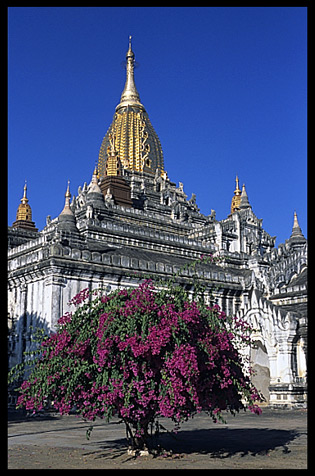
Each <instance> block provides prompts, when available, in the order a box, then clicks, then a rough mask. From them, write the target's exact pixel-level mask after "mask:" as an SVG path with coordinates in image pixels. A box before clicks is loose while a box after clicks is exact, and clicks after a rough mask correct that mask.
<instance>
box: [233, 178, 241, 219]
mask: <svg viewBox="0 0 315 476" xmlns="http://www.w3.org/2000/svg"><path fill="white" fill-rule="evenodd" d="M235 182H236V184H235V185H236V186H235V190H234V195H233V198H232V203H231V213H234V212H236V211H237V210H238V209H239V207H240V204H241V194H242V192H241V190H240V186H239V180H238V176H236V179H235Z"/></svg>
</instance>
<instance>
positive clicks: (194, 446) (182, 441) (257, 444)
mask: <svg viewBox="0 0 315 476" xmlns="http://www.w3.org/2000/svg"><path fill="white" fill-rule="evenodd" d="M298 436H299V433H298V432H297V431H295V430H278V429H267V428H244V429H240V428H237V429H229V428H218V429H210V430H193V431H182V432H180V433H178V435H177V436H176V438H174V437H172V436H171V435H169V434H167V435H163V436H162V438H161V443H160V444H161V446H162V447H163V448H165V449H166V450H172V452H175V453H179V454H180V453H186V454H190V453H202V454H209V456H210V457H213V458H218V457H219V458H227V457H230V456H233V455H236V454H239V456H246V455H252V456H256V455H263V454H267V453H268V452H269V451H271V450H274V449H275V448H279V447H280V448H281V447H282V448H283V451H284V452H288V451H289V450H288V448H287V445H288V444H289V443H290V442H291V441H292V440H294V439H295V438H297V437H298Z"/></svg>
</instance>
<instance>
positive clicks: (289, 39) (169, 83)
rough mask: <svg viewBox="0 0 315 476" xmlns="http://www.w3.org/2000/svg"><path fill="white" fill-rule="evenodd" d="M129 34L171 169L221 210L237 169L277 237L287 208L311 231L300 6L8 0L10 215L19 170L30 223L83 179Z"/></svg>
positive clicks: (119, 80) (116, 94)
mask: <svg viewBox="0 0 315 476" xmlns="http://www.w3.org/2000/svg"><path fill="white" fill-rule="evenodd" d="M129 35H132V36H133V50H134V52H135V55H136V61H137V62H138V63H139V67H138V68H137V69H136V70H135V80H136V86H137V89H138V91H139V94H140V98H141V102H142V103H143V104H144V106H145V108H146V110H147V112H148V114H149V117H150V119H151V122H152V124H153V126H154V128H155V130H156V132H157V134H158V135H159V138H160V141H161V144H162V148H163V152H164V163H165V169H166V170H167V172H168V175H169V177H170V179H171V180H172V181H174V182H176V183H178V182H183V183H184V191H185V192H186V194H187V195H188V198H190V197H191V194H192V193H196V195H197V204H198V206H199V208H200V210H201V212H202V213H204V214H205V215H208V214H210V213H211V209H214V210H216V216H217V219H219V220H221V219H223V218H226V217H227V215H228V214H229V212H230V205H231V199H232V196H233V191H234V188H235V175H236V174H238V176H239V178H240V184H241V185H242V184H243V183H245V184H246V189H247V193H248V196H249V200H250V203H251V205H252V208H253V211H254V213H255V214H256V215H257V217H258V218H263V227H264V229H265V230H266V231H267V232H268V233H270V234H271V235H272V236H275V235H276V236H277V242H276V243H277V245H278V244H279V243H282V242H284V241H285V239H287V238H289V236H290V234H291V231H292V225H293V213H294V210H296V211H297V213H298V219H299V223H300V226H301V228H302V231H303V233H304V235H305V236H307V191H306V180H307V9H306V8H305V7H217V8H214V7H196V8H194V7H170V8H167V7H147V8H146V7H130V8H126V7H14V8H12V7H11V8H9V9H8V206H9V209H8V223H9V225H11V224H12V222H13V221H14V220H15V215H16V210H17V207H18V205H19V203H20V199H21V197H22V194H23V186H24V180H25V179H27V184H28V198H29V201H30V205H31V207H32V210H33V219H34V221H35V223H36V225H37V227H38V228H39V229H42V228H43V227H44V226H45V222H46V216H47V215H51V216H52V218H54V217H56V216H58V215H59V213H60V212H61V210H62V208H63V205H64V194H65V191H66V185H67V180H68V179H69V180H70V184H71V185H70V188H71V192H72V194H75V195H76V194H77V189H78V186H79V185H81V186H82V185H83V183H84V182H85V181H86V182H87V183H89V182H90V179H91V175H92V172H93V168H94V165H95V162H96V160H97V158H98V152H99V148H100V145H101V142H102V139H103V137H104V135H105V133H106V131H107V129H108V127H109V125H110V123H111V121H112V118H113V115H114V111H115V106H116V105H117V104H118V103H119V99H120V95H121V92H122V90H123V87H124V83H125V70H124V67H123V65H122V62H123V61H124V59H125V54H126V51H127V49H128V37H129Z"/></svg>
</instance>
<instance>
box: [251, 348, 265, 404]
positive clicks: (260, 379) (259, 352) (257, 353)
mask: <svg viewBox="0 0 315 476" xmlns="http://www.w3.org/2000/svg"><path fill="white" fill-rule="evenodd" d="M250 361H251V364H252V368H253V370H254V375H252V382H253V384H254V385H255V387H256V388H257V390H259V391H260V392H261V393H262V394H263V396H264V397H265V399H266V402H265V403H267V404H268V403H269V385H270V366H269V357H268V353H267V349H266V347H265V346H264V345H263V344H262V342H261V341H259V340H256V341H254V342H253V345H252V347H251V349H250Z"/></svg>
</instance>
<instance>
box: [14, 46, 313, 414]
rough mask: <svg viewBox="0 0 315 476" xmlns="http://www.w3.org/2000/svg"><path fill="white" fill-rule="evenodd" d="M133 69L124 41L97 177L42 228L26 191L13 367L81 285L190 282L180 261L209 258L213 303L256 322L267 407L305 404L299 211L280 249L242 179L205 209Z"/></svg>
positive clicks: (256, 358) (17, 247) (19, 226)
mask: <svg viewBox="0 0 315 476" xmlns="http://www.w3.org/2000/svg"><path fill="white" fill-rule="evenodd" d="M134 64H135V54H134V52H133V50H132V44H131V39H129V47H128V51H127V54H126V82H125V86H124V89H123V92H122V94H121V97H120V102H119V104H118V105H117V107H116V109H115V112H114V117H113V120H112V122H111V125H110V126H109V129H108V131H107V133H106V134H105V137H104V139H103V140H102V143H101V146H100V151H99V156H98V158H95V161H94V164H91V175H90V177H87V178H86V179H87V181H86V182H84V183H83V185H82V186H80V187H79V188H78V190H77V191H76V193H75V192H74V191H73V190H71V186H70V185H71V184H70V183H69V182H68V183H67V186H66V187H65V188H66V192H65V197H64V198H63V197H60V210H61V211H60V214H59V216H56V217H54V218H53V219H51V217H50V216H48V217H47V221H46V226H45V227H44V228H43V229H42V230H41V231H38V230H37V229H36V228H35V223H34V222H32V214H31V209H30V207H29V204H28V199H27V198H26V186H25V188H24V196H23V198H22V200H21V204H20V205H19V208H18V213H17V220H16V221H15V222H14V223H13V224H12V226H10V227H9V231H8V238H9V255H8V267H9V270H8V325H9V365H10V366H11V365H14V364H16V363H18V362H21V361H22V359H23V353H24V351H28V350H30V349H31V348H32V345H33V344H32V334H33V333H34V329H36V327H41V328H44V329H45V330H46V331H47V332H49V331H54V330H56V327H57V321H58V318H59V317H60V316H62V315H63V314H64V313H65V312H67V311H68V310H70V308H69V301H70V300H71V298H72V297H73V296H74V295H75V294H77V293H78V292H79V291H81V290H83V289H85V288H88V289H90V290H94V289H99V288H102V289H105V290H107V292H109V291H111V290H114V289H117V288H120V287H133V286H136V285H138V284H139V282H140V281H141V280H142V279H143V278H144V277H145V276H147V275H148V274H149V275H151V276H153V277H159V278H160V277H164V278H167V277H170V276H171V275H172V274H174V273H177V274H178V279H179V281H180V282H181V283H182V285H184V286H185V285H187V286H188V285H189V282H190V280H189V271H187V268H185V267H184V266H185V265H186V264H189V263H192V262H194V261H195V260H198V259H200V257H201V256H202V255H209V254H213V255H215V256H216V255H220V256H221V257H222V261H221V262H220V263H217V264H207V263H206V262H200V263H199V264H198V265H197V267H196V272H197V273H198V276H199V277H200V278H201V279H202V280H203V282H204V284H205V286H206V287H207V291H206V297H207V298H208V299H209V300H211V302H212V303H217V304H219V305H220V306H221V308H222V309H223V310H224V311H225V312H226V313H227V314H229V315H232V314H233V315H237V316H240V317H242V318H243V319H245V320H247V321H248V322H249V323H251V324H252V325H253V327H254V329H255V331H254V336H253V338H254V342H255V345H254V346H253V347H252V348H249V349H247V353H248V356H249V357H250V359H251V361H252V363H253V368H254V370H255V371H256V373H255V375H254V376H253V381H254V383H255V384H256V385H257V387H258V388H259V390H261V391H262V393H263V394H264V396H265V399H266V404H268V405H270V406H288V407H294V406H303V405H305V404H306V375H307V369H306V361H307V358H306V356H307V340H306V335H307V249H308V248H307V246H308V245H307V240H306V239H305V237H304V236H303V233H302V230H301V228H300V226H299V224H298V218H297V214H296V212H294V215H293V213H292V215H293V228H292V234H291V236H290V237H289V238H288V239H287V240H286V241H285V243H283V244H280V245H279V246H278V247H277V248H276V247H275V239H276V237H274V236H270V235H269V233H268V232H267V231H266V230H264V228H263V220H262V219H261V218H257V216H256V215H255V213H254V208H255V207H254V205H255V204H254V203H253V204H251V202H250V197H249V196H248V194H247V192H246V188H245V185H243V186H242V190H241V189H240V186H239V178H238V177H236V187H235V190H234V195H233V192H232V191H233V188H232V187H231V196H230V197H226V200H227V204H229V203H231V208H230V214H229V215H228V216H227V217H226V218H225V219H223V220H217V219H216V213H215V210H214V209H213V210H212V211H211V214H210V215H204V214H203V213H201V211H200V209H199V207H198V205H197V197H196V195H195V194H192V196H191V197H188V196H187V195H186V193H185V190H184V184H183V183H182V182H178V184H177V183H175V182H173V181H172V180H171V179H170V178H169V177H168V174H167V173H166V171H165V168H164V158H163V152H162V147H161V143H160V140H159V138H158V135H157V133H156V132H155V130H154V128H153V126H152V124H151V122H150V119H149V116H148V113H147V111H146V110H145V107H144V106H143V104H142V103H141V102H140V96H139V93H138V91H137V88H136V85H135V78H134ZM168 160H169V161H170V160H176V158H169V159H168ZM95 162H96V163H97V165H96V166H95ZM179 178H180V177H179ZM66 180H67V178H66V177H65V178H64V181H65V184H66ZM82 181H84V178H83V180H82ZM74 193H75V194H74ZM71 194H72V195H71ZM34 210H35V208H34ZM47 212H48V213H49V211H47Z"/></svg>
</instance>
